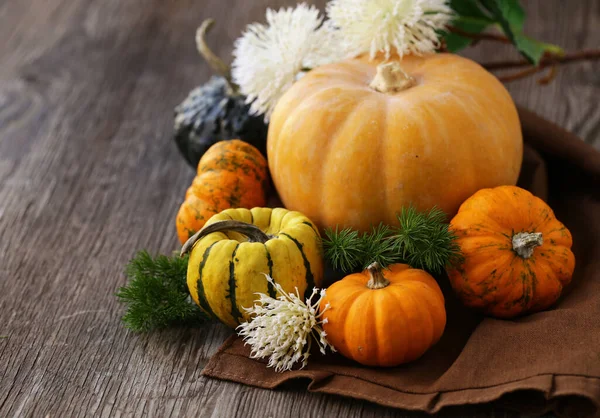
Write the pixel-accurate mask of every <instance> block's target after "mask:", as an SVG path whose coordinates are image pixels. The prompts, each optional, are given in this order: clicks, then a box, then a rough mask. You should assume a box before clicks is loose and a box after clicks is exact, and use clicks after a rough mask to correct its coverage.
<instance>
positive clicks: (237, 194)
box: [176, 139, 269, 244]
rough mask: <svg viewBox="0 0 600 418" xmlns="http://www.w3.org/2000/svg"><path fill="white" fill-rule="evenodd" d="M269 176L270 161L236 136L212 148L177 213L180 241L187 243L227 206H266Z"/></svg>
mask: <svg viewBox="0 0 600 418" xmlns="http://www.w3.org/2000/svg"><path fill="white" fill-rule="evenodd" d="M268 175H269V174H268V167H267V161H266V160H265V158H264V157H263V156H262V154H261V153H260V152H259V151H258V150H257V149H256V148H254V147H253V146H252V145H250V144H247V143H245V142H243V141H240V140H237V139H234V140H230V141H220V142H217V143H216V144H215V145H213V146H212V147H210V148H209V150H208V151H207V152H206V153H205V154H204V155H203V156H202V158H201V159H200V162H199V163H198V174H197V176H196V177H195V178H194V180H193V182H192V184H191V186H190V187H189V188H188V190H187V192H186V195H185V196H186V198H185V201H184V202H183V203H182V204H181V207H180V208H179V212H178V214H177V220H176V225H177V236H178V237H179V241H181V243H182V244H183V243H185V242H186V241H187V240H188V238H190V237H191V236H192V235H194V234H195V233H196V232H197V231H199V230H200V229H202V227H203V226H204V224H205V223H206V221H208V220H209V219H210V217H211V216H213V215H215V214H217V213H219V212H221V211H223V210H225V209H229V208H253V207H259V206H265V204H266V193H267V189H268Z"/></svg>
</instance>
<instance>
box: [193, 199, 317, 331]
mask: <svg viewBox="0 0 600 418" xmlns="http://www.w3.org/2000/svg"><path fill="white" fill-rule="evenodd" d="M225 220H236V221H242V222H246V223H250V224H253V225H256V226H258V227H259V228H260V229H261V230H262V231H263V232H265V233H266V234H267V235H269V236H273V238H272V239H270V240H268V241H267V242H266V243H264V244H262V243H258V242H248V239H247V237H246V236H244V235H241V234H239V233H236V232H227V233H223V232H214V233H211V234H209V235H206V236H205V237H203V238H201V239H200V240H199V241H197V242H196V243H195V245H194V247H193V249H192V251H191V254H190V259H189V264H188V272H187V284H188V288H189V291H190V294H191V296H192V299H193V300H194V301H195V302H196V303H197V304H198V306H200V307H201V308H202V309H203V310H204V311H205V312H207V313H208V314H210V315H213V316H215V317H216V318H218V319H220V320H221V321H222V322H223V323H225V324H226V325H228V326H230V327H232V328H233V327H236V326H237V325H239V324H240V322H245V321H247V320H249V319H250V318H249V316H248V314H247V313H246V312H245V310H244V309H243V308H244V307H246V308H249V307H251V306H253V305H254V301H255V300H256V299H257V295H256V293H257V292H260V293H264V294H268V295H270V296H272V297H276V293H275V289H274V288H273V286H272V285H270V284H269V283H268V282H267V280H266V278H265V276H264V275H265V274H269V275H270V276H271V277H273V279H274V280H275V282H276V283H279V284H280V285H281V286H282V287H283V289H284V290H285V291H286V292H295V288H296V287H297V288H298V291H299V292H300V295H302V294H303V293H304V292H305V291H306V289H307V288H308V289H310V290H312V288H313V287H314V286H320V285H321V281H322V278H323V258H322V257H323V255H322V250H321V245H320V236H319V233H318V232H317V230H316V228H315V226H314V225H313V224H312V223H311V221H310V220H309V219H308V218H307V217H305V216H304V215H302V214H301V213H298V212H292V211H288V210H286V209H282V208H275V209H271V208H253V209H251V210H248V209H227V210H225V211H223V212H221V213H219V214H217V215H214V216H213V217H212V218H210V220H209V221H208V222H207V223H206V225H211V224H213V223H215V222H219V221H225Z"/></svg>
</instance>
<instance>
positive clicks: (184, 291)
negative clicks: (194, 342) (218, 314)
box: [117, 251, 208, 332]
mask: <svg viewBox="0 0 600 418" xmlns="http://www.w3.org/2000/svg"><path fill="white" fill-rule="evenodd" d="M187 263H188V257H187V256H186V257H179V256H177V255H173V256H171V257H167V256H165V255H158V256H156V257H152V256H151V255H150V254H149V253H148V252H147V251H140V252H139V253H137V254H136V256H135V257H134V258H133V259H132V260H131V261H130V262H129V264H128V265H127V267H126V269H125V274H126V276H127V278H128V280H129V282H128V284H127V286H124V287H121V288H120V289H119V291H118V292H117V297H118V298H119V300H120V301H121V302H122V303H124V304H126V305H127V312H126V313H125V315H124V316H123V318H122V320H123V322H124V324H125V326H126V327H127V328H129V329H131V330H133V331H135V332H149V331H153V330H157V329H163V328H168V327H172V326H198V325H200V324H202V323H204V322H206V321H207V320H208V317H207V315H206V314H204V312H202V310H201V309H200V308H198V306H196V304H194V303H193V302H192V301H191V300H190V295H189V291H188V288H187V283H186V274H187Z"/></svg>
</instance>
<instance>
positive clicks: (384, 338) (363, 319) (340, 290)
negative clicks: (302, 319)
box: [320, 263, 446, 367]
mask: <svg viewBox="0 0 600 418" xmlns="http://www.w3.org/2000/svg"><path fill="white" fill-rule="evenodd" d="M327 305H329V307H328V308H327V309H326V306H327ZM320 309H321V312H323V318H324V319H326V321H324V325H323V328H324V330H325V332H326V333H327V339H328V340H329V342H330V343H331V344H332V345H333V346H334V347H335V349H336V350H338V351H339V352H340V353H341V354H342V355H344V356H345V357H348V358H350V359H352V360H355V361H357V362H359V363H361V364H364V365H367V366H386V367H391V366H397V365H399V364H402V363H407V362H409V361H412V360H415V359H417V358H419V357H421V356H422V355H423V353H425V352H426V351H427V350H428V349H429V348H430V347H431V346H433V345H434V344H435V343H436V342H437V341H438V340H439V339H440V337H441V336H442V334H443V332H444V328H445V326H446V309H445V307H444V296H443V294H442V291H441V289H440V287H439V286H438V284H437V282H436V281H435V280H434V278H433V277H431V275H429V273H427V272H425V271H424V270H417V269H413V268H411V267H410V266H408V265H406V264H393V265H391V266H390V267H389V269H386V270H382V269H381V268H380V267H379V265H378V263H373V264H371V265H370V266H369V267H368V268H367V269H366V270H365V271H363V272H362V273H356V274H351V275H349V276H346V277H345V278H343V279H342V280H340V281H338V282H336V283H334V284H333V285H331V286H330V287H329V288H328V289H327V292H326V295H325V297H324V298H323V299H322V301H321V305H320Z"/></svg>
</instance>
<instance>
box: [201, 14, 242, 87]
mask: <svg viewBox="0 0 600 418" xmlns="http://www.w3.org/2000/svg"><path fill="white" fill-rule="evenodd" d="M214 23H215V20H214V19H206V20H205V21H204V22H202V24H201V25H200V27H199V28H198V30H197V31H196V48H197V49H198V52H199V53H200V55H202V57H203V58H204V60H205V61H206V62H207V63H208V65H209V66H210V68H212V70H213V71H214V72H215V73H217V74H219V75H220V76H222V77H223V78H224V79H225V81H226V82H227V87H229V89H230V91H231V93H232V94H233V93H236V92H237V91H238V87H237V86H236V85H235V84H234V83H233V81H231V71H230V69H229V66H228V65H227V64H225V63H224V62H223V60H222V59H221V58H219V57H217V55H216V54H215V53H214V52H212V50H211V49H210V48H209V47H208V45H207V44H206V40H205V39H204V37H205V36H206V34H207V33H208V30H209V29H210V28H211V27H212V25H214Z"/></svg>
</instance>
